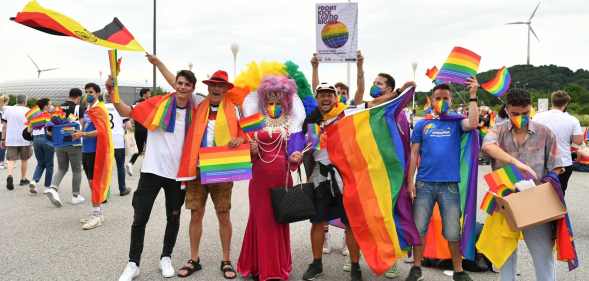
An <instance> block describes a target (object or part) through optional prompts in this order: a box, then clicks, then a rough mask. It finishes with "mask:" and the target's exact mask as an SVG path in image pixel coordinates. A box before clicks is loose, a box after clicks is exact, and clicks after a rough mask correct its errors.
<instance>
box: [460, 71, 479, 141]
mask: <svg viewBox="0 0 589 281" xmlns="http://www.w3.org/2000/svg"><path fill="white" fill-rule="evenodd" d="M467 86H468V92H469V94H470V101H469V102H468V119H465V120H462V129H463V130H464V131H470V130H473V129H476V128H477V127H478V124H479V105H478V103H477V101H476V99H477V90H478V89H479V82H478V81H477V79H476V77H473V78H470V79H468V85H467Z"/></svg>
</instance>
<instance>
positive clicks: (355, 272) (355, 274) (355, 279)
mask: <svg viewBox="0 0 589 281" xmlns="http://www.w3.org/2000/svg"><path fill="white" fill-rule="evenodd" d="M350 277H352V281H362V271H361V270H360V269H359V268H353V269H352V270H351V271H350Z"/></svg>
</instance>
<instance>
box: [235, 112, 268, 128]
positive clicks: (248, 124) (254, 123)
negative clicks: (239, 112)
mask: <svg viewBox="0 0 589 281" xmlns="http://www.w3.org/2000/svg"><path fill="white" fill-rule="evenodd" d="M265 126H266V117H264V115H263V114H262V113H260V112H257V113H255V114H252V115H250V116H248V117H244V118H241V119H240V120H239V127H241V129H242V130H243V132H244V133H253V132H255V131H258V130H261V129H263V128H264V127H265Z"/></svg>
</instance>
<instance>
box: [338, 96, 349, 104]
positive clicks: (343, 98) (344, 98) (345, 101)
mask: <svg viewBox="0 0 589 281" xmlns="http://www.w3.org/2000/svg"><path fill="white" fill-rule="evenodd" d="M339 101H340V102H341V103H347V102H348V99H347V98H346V96H344V95H341V96H339Z"/></svg>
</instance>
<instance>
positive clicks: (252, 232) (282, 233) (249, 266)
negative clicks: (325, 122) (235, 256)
mask: <svg viewBox="0 0 589 281" xmlns="http://www.w3.org/2000/svg"><path fill="white" fill-rule="evenodd" d="M279 137H280V134H279V133H272V134H271V135H270V134H269V133H268V131H266V130H265V129H264V130H262V131H260V132H259V133H258V139H259V140H260V142H263V143H273V142H274V141H276V140H277V139H278V138H279ZM260 142H258V145H259V147H260V149H259V151H260V154H261V157H262V159H263V160H264V161H265V162H269V161H270V160H272V159H274V157H275V156H276V159H274V161H272V162H271V163H265V162H264V161H262V160H261V159H260V156H258V155H254V156H252V162H253V167H252V179H251V180H250V184H249V204H250V213H249V219H248V222H247V227H246V230H245V235H244V237H243V245H242V246H241V253H240V254H239V261H238V262H237V271H239V273H240V274H241V275H242V276H244V277H247V276H250V275H254V276H255V275H257V276H259V279H260V281H265V280H269V279H281V280H288V275H289V273H290V272H291V270H292V259H291V252H290V232H289V227H288V224H278V223H276V221H275V220H274V213H273V209H272V202H271V199H270V190H271V189H273V188H280V187H284V184H285V182H286V169H287V162H286V161H288V160H287V157H286V151H285V146H286V142H284V143H283V144H282V146H281V147H280V148H278V149H280V150H281V151H282V153H278V155H276V151H272V152H264V151H263V150H266V151H268V150H270V149H272V148H274V147H275V146H276V145H264V144H262V143H260ZM288 181H289V183H288V184H289V185H292V179H291V178H290V175H289V178H288Z"/></svg>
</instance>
